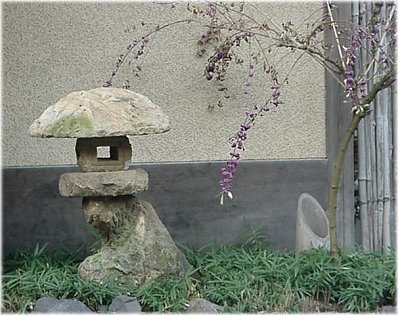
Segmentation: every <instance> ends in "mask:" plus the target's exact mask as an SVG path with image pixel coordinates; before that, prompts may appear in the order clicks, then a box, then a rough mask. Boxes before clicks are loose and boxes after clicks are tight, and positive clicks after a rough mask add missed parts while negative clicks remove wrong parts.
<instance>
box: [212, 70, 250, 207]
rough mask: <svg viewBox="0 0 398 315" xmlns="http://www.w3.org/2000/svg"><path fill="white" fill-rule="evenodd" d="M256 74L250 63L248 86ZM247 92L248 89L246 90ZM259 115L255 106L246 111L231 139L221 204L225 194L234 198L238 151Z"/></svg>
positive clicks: (241, 148)
mask: <svg viewBox="0 0 398 315" xmlns="http://www.w3.org/2000/svg"><path fill="white" fill-rule="evenodd" d="M253 76H254V65H253V64H249V72H248V78H247V80H246V82H245V86H246V88H248V87H250V86H252V78H253ZM245 94H247V91H245ZM257 115H258V108H257V106H254V107H253V109H252V110H251V111H248V112H246V119H245V121H244V122H243V123H242V124H241V125H240V128H239V131H238V132H237V133H236V134H235V135H234V136H232V137H231V138H230V139H229V144H230V147H231V149H232V150H231V152H230V153H229V155H230V159H229V160H228V162H227V166H226V167H222V168H221V176H222V179H221V181H220V182H219V184H220V188H221V201H220V204H223V202H224V195H225V194H226V195H227V196H228V197H229V198H231V199H232V197H233V195H232V192H231V190H232V182H233V179H234V176H235V173H236V168H237V167H238V161H239V159H240V158H241V154H240V153H239V152H238V151H240V150H241V151H244V150H245V146H244V142H245V141H246V139H247V133H248V131H249V130H250V129H251V128H252V127H253V125H254V122H255V119H256V117H257Z"/></svg>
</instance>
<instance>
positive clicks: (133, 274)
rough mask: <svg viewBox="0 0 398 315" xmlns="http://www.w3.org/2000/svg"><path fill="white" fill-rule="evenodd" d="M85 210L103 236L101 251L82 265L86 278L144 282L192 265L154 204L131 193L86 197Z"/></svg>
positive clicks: (178, 272)
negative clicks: (162, 220)
mask: <svg viewBox="0 0 398 315" xmlns="http://www.w3.org/2000/svg"><path fill="white" fill-rule="evenodd" d="M83 209H84V212H85V213H86V217H87V221H88V223H90V224H92V226H93V227H94V228H95V229H96V230H97V231H98V232H99V233H100V235H101V237H102V248H101V250H100V251H99V252H98V253H97V254H95V255H92V256H89V257H87V258H86V259H85V260H84V261H83V262H82V263H81V264H80V266H79V275H80V277H82V278H83V279H87V280H92V281H97V282H101V281H104V280H106V279H112V278H113V279H115V278H117V279H119V280H120V281H122V282H126V283H133V284H143V283H145V282H147V281H148V280H150V279H152V278H155V277H157V276H160V275H162V274H170V273H173V274H177V275H181V276H182V275H183V274H184V273H185V272H186V271H187V270H188V269H189V268H190V264H189V263H188V261H187V259H186V257H185V256H184V254H183V253H182V252H181V251H180V250H179V249H178V248H177V246H176V245H175V244H174V242H173V240H172V238H171V236H170V234H169V232H168V231H167V229H166V227H165V226H164V225H163V223H162V222H161V221H160V219H159V217H158V216H157V214H156V212H155V210H154V209H153V207H152V206H151V204H150V203H148V202H145V201H143V200H139V199H137V198H135V197H131V196H119V197H85V198H83Z"/></svg>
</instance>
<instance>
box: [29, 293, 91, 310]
mask: <svg viewBox="0 0 398 315" xmlns="http://www.w3.org/2000/svg"><path fill="white" fill-rule="evenodd" d="M32 313H93V311H92V310H90V309H89V308H88V307H87V306H86V305H84V304H83V303H82V302H80V301H75V300H68V299H60V300H58V299H54V298H49V297H42V298H40V299H38V300H37V301H36V304H35V306H34V308H33V310H32Z"/></svg>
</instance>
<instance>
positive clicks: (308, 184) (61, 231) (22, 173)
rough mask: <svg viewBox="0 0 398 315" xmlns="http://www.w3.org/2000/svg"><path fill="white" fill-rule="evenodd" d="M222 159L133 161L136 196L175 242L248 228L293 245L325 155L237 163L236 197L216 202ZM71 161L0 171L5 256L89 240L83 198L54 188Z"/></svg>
mask: <svg viewBox="0 0 398 315" xmlns="http://www.w3.org/2000/svg"><path fill="white" fill-rule="evenodd" d="M224 164H225V163H224V162H208V163H203V162H197V163H196V162H195V163H159V164H158V163H156V164H152V163H151V164H133V165H132V166H131V167H130V169H131V168H136V167H142V168H144V169H145V170H147V171H148V173H149V189H148V191H147V192H144V193H142V194H140V195H139V197H140V198H142V199H144V200H147V201H149V202H151V203H152V205H153V206H154V207H155V209H156V211H157V213H158V215H159V217H160V219H161V220H162V222H163V223H164V225H165V226H166V227H167V228H168V230H169V232H170V234H171V236H172V237H173V239H174V241H175V242H177V243H182V244H187V245H189V246H194V247H202V246H204V245H206V244H208V243H211V242H213V241H216V242H219V243H229V244H239V243H241V242H242V241H243V240H244V238H245V237H246V236H245V235H247V233H249V232H250V230H255V229H259V228H261V229H264V230H265V233H266V237H267V239H268V242H269V244H270V247H272V248H279V249H284V248H286V249H293V248H294V243H295V224H296V211H297V201H298V198H299V195H300V194H301V193H303V192H307V193H310V194H312V195H313V196H314V197H315V198H316V199H317V200H318V201H319V203H320V204H321V205H322V206H323V207H325V206H326V200H327V182H328V176H327V161H326V160H323V159H319V160H286V161H272V160H271V161H269V160H267V161H242V162H241V163H240V165H239V166H238V170H237V174H236V178H235V182H234V188H233V192H234V199H233V200H232V201H231V200H229V199H228V198H227V199H226V200H225V204H224V206H221V205H220V204H219V198H218V197H217V194H218V192H219V188H218V181H219V180H220V176H219V174H220V171H219V169H220V167H222V166H223V165H224ZM76 171H79V169H78V168H77V167H75V166H69V167H32V168H26V167H23V168H4V169H3V174H2V176H3V254H7V253H8V252H10V251H14V250H18V249H27V248H32V247H34V246H35V245H36V244H37V243H41V244H44V243H48V247H47V248H48V249H49V250H53V249H56V248H59V247H61V246H63V247H66V248H69V249H72V250H73V249H77V248H79V247H80V246H86V245H89V244H91V243H92V242H93V241H94V239H95V238H94V236H93V234H92V232H90V227H89V225H88V224H87V223H86V221H85V216H84V213H83V211H82V210H81V198H64V197H61V196H60V195H59V192H58V180H59V176H60V175H61V174H62V173H68V172H76Z"/></svg>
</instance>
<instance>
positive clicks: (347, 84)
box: [344, 27, 366, 100]
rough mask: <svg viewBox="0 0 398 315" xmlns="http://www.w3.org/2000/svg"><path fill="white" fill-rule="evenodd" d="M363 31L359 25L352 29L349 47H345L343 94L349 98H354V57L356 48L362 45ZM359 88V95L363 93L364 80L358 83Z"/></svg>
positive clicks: (355, 86)
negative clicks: (345, 66)
mask: <svg viewBox="0 0 398 315" xmlns="http://www.w3.org/2000/svg"><path fill="white" fill-rule="evenodd" d="M364 35H365V33H364V32H363V30H362V29H360V28H359V27H358V28H356V29H354V32H353V37H352V39H351V42H350V45H349V47H348V48H347V49H346V54H347V68H346V71H345V73H344V75H345V79H344V93H345V96H346V97H347V98H349V99H351V100H355V99H356V97H357V96H356V88H357V80H356V78H355V71H354V69H355V58H356V56H355V55H356V54H357V50H358V48H359V47H361V45H362V41H363V39H364ZM360 90H361V91H362V92H363V93H361V95H364V93H365V91H366V82H364V81H362V82H361V83H360Z"/></svg>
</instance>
